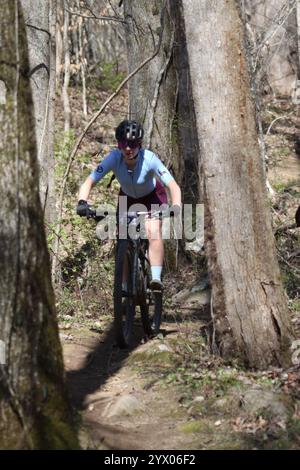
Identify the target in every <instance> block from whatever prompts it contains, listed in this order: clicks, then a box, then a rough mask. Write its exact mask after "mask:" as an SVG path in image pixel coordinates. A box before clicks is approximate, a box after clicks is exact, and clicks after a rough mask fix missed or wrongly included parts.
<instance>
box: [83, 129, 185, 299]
mask: <svg viewBox="0 0 300 470" xmlns="http://www.w3.org/2000/svg"><path fill="white" fill-rule="evenodd" d="M143 135H144V130H143V128H142V126H141V125H140V124H139V123H138V122H136V121H133V120H124V121H122V122H121V123H120V124H119V125H118V127H117V128H116V132H115V136H116V140H117V143H118V148H115V149H113V150H112V151H111V152H110V153H109V154H108V156H107V157H106V158H105V159H104V160H103V161H102V162H101V163H100V164H99V165H98V166H97V168H96V169H95V170H94V171H92V173H91V174H90V175H89V176H88V178H87V179H86V180H85V182H84V183H83V184H82V186H81V188H80V190H79V195H78V205H77V214H78V215H80V216H86V215H87V209H88V207H89V205H88V203H87V200H88V197H89V194H90V191H91V189H92V187H93V186H94V185H95V184H96V183H97V182H99V181H100V180H101V179H102V178H103V177H104V176H105V175H106V174H107V173H108V172H110V171H113V173H114V174H115V177H116V178H117V180H118V182H119V183H120V186H121V189H120V192H119V196H127V210H128V208H129V207H130V206H131V205H133V204H136V203H140V204H144V205H145V206H146V207H147V209H148V210H150V209H151V204H159V205H162V204H167V202H168V200H167V193H166V190H165V188H164V186H167V187H168V188H169V190H170V194H171V199H172V206H173V208H174V209H175V212H177V213H180V209H181V190H180V188H179V186H178V184H177V183H176V181H175V180H174V178H173V176H172V175H171V174H170V172H169V170H168V169H167V168H166V167H165V165H164V164H163V163H162V162H161V161H160V159H159V158H158V157H157V155H155V154H154V153H153V152H151V151H150V150H147V149H145V148H143V147H142V140H143ZM155 177H157V178H159V180H160V181H159V180H158V179H156V178H155ZM162 183H163V184H162ZM118 207H119V206H118ZM161 226H162V223H161V220H159V219H156V218H152V219H151V218H147V220H145V228H146V233H147V238H148V240H149V252H148V255H149V261H150V265H151V276H152V280H151V284H150V287H151V288H152V289H155V290H157V289H162V288H163V285H162V281H161V273H162V266H163V258H164V246H163V239H162V234H161Z"/></svg>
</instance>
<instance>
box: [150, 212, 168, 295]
mask: <svg viewBox="0 0 300 470" xmlns="http://www.w3.org/2000/svg"><path fill="white" fill-rule="evenodd" d="M145 225H146V233H147V238H148V240H149V249H148V257H149V261H150V266H151V274H152V281H153V282H151V288H154V289H161V288H162V282H161V273H162V267H163V261H164V243H163V239H162V233H161V229H162V224H161V221H160V220H159V219H148V220H146V222H145Z"/></svg>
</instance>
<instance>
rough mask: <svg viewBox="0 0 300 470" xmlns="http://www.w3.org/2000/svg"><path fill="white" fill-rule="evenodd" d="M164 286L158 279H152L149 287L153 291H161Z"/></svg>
mask: <svg viewBox="0 0 300 470" xmlns="http://www.w3.org/2000/svg"><path fill="white" fill-rule="evenodd" d="M163 288H164V286H163V283H162V282H161V280H160V279H152V281H151V282H150V289H151V290H154V291H160V292H161V291H162V290H163Z"/></svg>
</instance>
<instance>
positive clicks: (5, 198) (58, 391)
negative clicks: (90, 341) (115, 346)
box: [0, 0, 78, 449]
mask: <svg viewBox="0 0 300 470" xmlns="http://www.w3.org/2000/svg"><path fill="white" fill-rule="evenodd" d="M26 17H27V16H26ZM0 24H1V27H0V43H1V46H2V47H1V50H0V64H1V68H0V83H1V87H0V89H1V99H0V103H1V104H0V137H1V138H0V197H1V206H0V227H1V233H0V265H1V270H0V332H1V333H0V334H1V340H2V341H3V342H4V343H5V353H6V354H5V358H4V359H5V360H4V361H3V362H4V364H1V366H0V413H1V421H0V448H1V449H66V448H68V449H71V448H77V447H78V441H77V437H76V432H75V430H74V423H73V422H72V421H73V420H72V414H71V409H70V406H69V404H68V396H67V391H66V386H65V381H64V376H63V375H64V371H63V361H62V351H61V346H60V343H59V337H58V328H57V323H56V315H55V307H54V294H53V290H52V286H51V280H50V279H51V278H50V262H49V256H48V252H47V247H46V240H45V234H44V230H43V214H42V207H41V203H40V199H39V189H38V165H37V147H36V141H35V127H34V126H35V119H34V111H33V102H32V96H31V87H30V78H29V76H30V65H29V60H28V46H27V37H26V31H25V23H24V16H23V10H22V7H21V1H20V0H2V2H1V3H0ZM2 359H3V358H2Z"/></svg>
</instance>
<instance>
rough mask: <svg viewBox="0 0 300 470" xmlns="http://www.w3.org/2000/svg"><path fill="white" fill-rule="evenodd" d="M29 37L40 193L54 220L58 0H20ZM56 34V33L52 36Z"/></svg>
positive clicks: (44, 207) (51, 220) (46, 214)
mask: <svg viewBox="0 0 300 470" xmlns="http://www.w3.org/2000/svg"><path fill="white" fill-rule="evenodd" d="M20 2H21V5H22V8H23V12H24V21H25V24H26V33H27V41H28V53H29V64H30V72H29V74H30V86H31V89H32V98H33V103H34V115H35V123H36V125H35V129H36V142H37V149H38V161H39V164H40V196H41V203H42V206H43V209H44V211H45V216H46V220H47V222H53V221H54V220H55V192H54V167H55V163H54V155H53V134H54V118H53V112H54V92H53V86H54V78H53V77H54V76H55V75H54V74H55V39H54V38H55V30H53V17H55V15H56V1H55V0H54V1H51V2H50V3H51V8H50V3H49V1H45V0H20ZM53 34H54V36H53Z"/></svg>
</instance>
